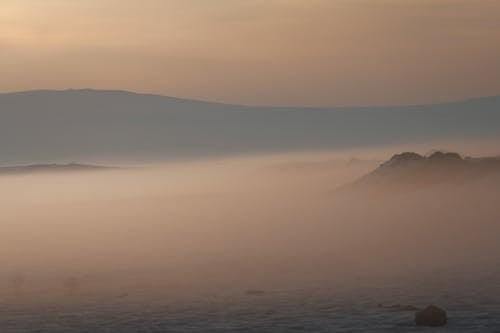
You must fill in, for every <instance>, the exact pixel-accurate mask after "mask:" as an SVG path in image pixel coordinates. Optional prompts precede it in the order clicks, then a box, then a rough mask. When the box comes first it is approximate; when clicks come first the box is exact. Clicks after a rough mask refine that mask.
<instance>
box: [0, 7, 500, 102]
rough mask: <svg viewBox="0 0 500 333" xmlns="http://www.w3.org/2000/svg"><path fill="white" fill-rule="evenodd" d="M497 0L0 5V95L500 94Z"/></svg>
mask: <svg viewBox="0 0 500 333" xmlns="http://www.w3.org/2000/svg"><path fill="white" fill-rule="evenodd" d="M498 59H500V1H498V0H0V77H1V79H0V92H10V91H19V90H30V89H67V88H96V89H123V90H132V91H138V92H148V93H158V94H163V95H170V96H177V97H184V98H196V99H203V100H211V101H221V102H228V103H238V104H250V105H296V106H306V105H309V106H339V105H396V104H420V103H432V102H445V101H451V100H461V99H466V98H470V97H478V96H487V95H496V94H499V93H500V61H498Z"/></svg>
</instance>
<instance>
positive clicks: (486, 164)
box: [341, 151, 500, 190]
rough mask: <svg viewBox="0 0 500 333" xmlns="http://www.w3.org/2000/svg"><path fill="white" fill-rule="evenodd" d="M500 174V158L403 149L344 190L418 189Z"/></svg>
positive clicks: (468, 181)
mask: <svg viewBox="0 0 500 333" xmlns="http://www.w3.org/2000/svg"><path fill="white" fill-rule="evenodd" d="M491 175H494V176H500V157H483V158H471V157H466V158H463V157H462V156H460V155H459V154H457V153H453V152H441V151H436V152H434V153H432V154H429V155H428V156H422V155H420V154H417V153H414V152H404V153H400V154H396V155H394V156H392V157H391V158H390V159H389V160H388V161H386V162H384V163H382V164H381V165H380V166H379V167H378V168H377V169H375V170H374V171H372V172H370V173H369V174H367V175H365V176H363V177H361V178H360V179H358V180H356V181H355V182H353V183H351V184H348V185H346V186H343V187H342V188H341V189H343V190H345V189H347V190H353V189H376V190H384V189H412V190H413V189H419V188H424V187H430V186H434V185H437V184H455V185H461V184H466V183H470V182H473V181H476V180H478V179H481V178H483V177H487V176H491Z"/></svg>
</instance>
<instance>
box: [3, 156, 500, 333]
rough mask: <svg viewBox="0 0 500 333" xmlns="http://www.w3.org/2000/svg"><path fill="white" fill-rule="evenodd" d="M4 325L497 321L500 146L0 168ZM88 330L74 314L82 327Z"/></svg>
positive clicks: (395, 325)
mask: <svg viewBox="0 0 500 333" xmlns="http://www.w3.org/2000/svg"><path fill="white" fill-rule="evenodd" d="M0 184H1V186H0V188H1V191H2V198H3V199H2V201H1V202H0V209H1V211H2V224H3V231H2V233H1V234H0V261H1V262H2V269H1V271H0V279H1V281H3V284H2V285H1V288H0V309H1V311H2V317H1V318H0V327H2V328H3V329H5V330H7V331H9V332H10V331H12V332H16V331H20V332H24V331H30V329H32V328H34V327H37V328H39V329H41V330H46V331H50V332H68V331H75V332H80V331H81V332H88V331H92V332H105V331H109V330H111V331H114V332H116V331H120V332H137V331H141V330H143V329H146V330H147V331H151V332H156V331H157V332H165V327H168V331H169V332H177V331H179V332H181V331H182V332H191V331H192V332H195V331H205V332H210V331H213V332H221V331H223V332H233V331H248V332H254V331H255V332H257V331H266V330H268V329H269V328H270V327H272V331H288V330H293V331H304V332H310V331H318V332H329V331H335V332H342V331H349V332H351V331H360V332H362V331H366V327H370V331H380V332H384V331H387V330H394V329H400V330H418V326H415V323H414V316H415V312H416V311H417V310H422V309H424V308H425V307H426V306H428V305H429V304H436V305H439V306H441V307H443V308H445V309H446V311H447V315H448V324H447V326H446V327H447V329H449V330H450V331H457V330H463V331H469V332H470V331H477V332H482V331H488V330H491V329H493V328H494V327H498V325H500V321H499V319H498V318H500V307H498V306H497V305H498V304H499V302H500V282H499V281H500V262H499V258H498V256H497V255H496V253H499V252H498V251H499V250H500V248H499V245H498V236H497V235H498V234H499V232H500V225H499V224H498V221H499V218H500V211H499V210H498V198H499V195H500V193H499V191H500V186H499V185H500V159H499V158H497V157H490V158H476V157H474V158H471V157H462V156H460V155H458V154H454V153H443V152H433V153H429V154H428V155H420V154H417V153H411V152H407V153H402V154H396V155H394V156H393V157H392V158H391V157H390V155H388V154H387V152H386V151H382V150H367V151H364V152H359V151H351V152H343V153H338V152H337V153H333V152H324V153H303V154H300V153H295V154H275V155H259V156H257V155H255V156H246V157H230V158H229V157H228V158H222V159H221V158H216V159H205V160H196V161H185V162H169V163H164V164H155V165H146V166H144V165H143V166H137V165H135V166H131V165H129V166H123V167H117V166H116V165H113V167H112V168H110V167H104V166H97V165H92V166H90V165H84V164H76V163H75V164H63V165H61V164H46V165H28V166H17V167H12V166H11V167H3V168H0ZM83 327H85V329H83Z"/></svg>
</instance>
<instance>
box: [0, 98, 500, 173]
mask: <svg viewBox="0 0 500 333" xmlns="http://www.w3.org/2000/svg"><path fill="white" fill-rule="evenodd" d="M499 128H500V97H498V96H497V97H486V98H479V99H473V100H467V101H462V102H455V103H445V104H433V105H417V106H400V107H337V108H296V107H253V106H252V107H251V106H241V105H230V104H219V103H211V102H204V101H195V100H186V99H179V98H172V97H165V96H159V95H151V94H137V93H131V92H126V91H104V90H91V89H83V90H64V91H50V90H39V91H27V92H17V93H6V94H0V164H3V165H5V164H13V163H38V162H40V161H46V160H50V161H54V162H58V161H64V160H66V161H67V160H82V159H87V160H88V159H89V158H101V157H106V158H126V159H162V160H167V159H178V158H198V157H206V156H219V155H228V154H246V153H262V152H288V151H304V150H320V149H336V148H354V147H366V146H374V145H384V144H399V143H413V142H425V141H427V140H434V139H456V138H459V139H464V138H483V137H498V136H500V131H499V130H498V129H499Z"/></svg>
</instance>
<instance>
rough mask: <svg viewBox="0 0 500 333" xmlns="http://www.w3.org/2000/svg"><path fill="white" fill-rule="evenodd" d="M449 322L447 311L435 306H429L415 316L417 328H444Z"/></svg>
mask: <svg viewBox="0 0 500 333" xmlns="http://www.w3.org/2000/svg"><path fill="white" fill-rule="evenodd" d="M447 321H448V318H447V315H446V311H445V310H443V309H441V308H438V307H437V306H434V305H429V306H428V307H426V308H425V309H423V310H422V311H418V312H417V313H416V314H415V324H416V325H417V326H430V327H437V326H444V325H446V323H447Z"/></svg>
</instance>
